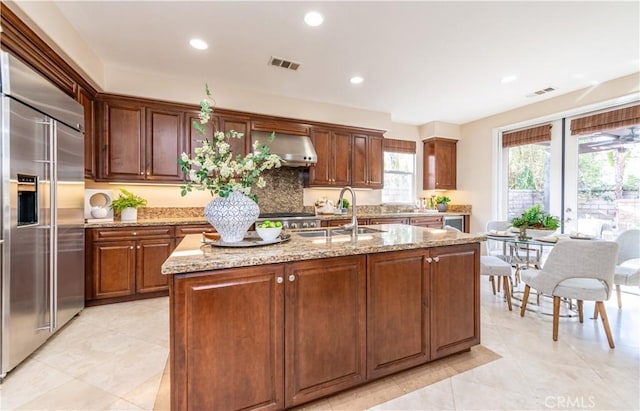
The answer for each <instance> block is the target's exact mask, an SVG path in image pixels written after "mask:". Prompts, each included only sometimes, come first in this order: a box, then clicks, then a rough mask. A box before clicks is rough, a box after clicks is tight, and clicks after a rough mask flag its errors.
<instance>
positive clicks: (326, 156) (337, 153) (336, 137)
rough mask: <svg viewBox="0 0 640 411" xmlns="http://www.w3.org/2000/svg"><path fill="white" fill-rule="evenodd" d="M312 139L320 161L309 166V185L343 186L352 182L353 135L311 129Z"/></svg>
mask: <svg viewBox="0 0 640 411" xmlns="http://www.w3.org/2000/svg"><path fill="white" fill-rule="evenodd" d="M311 141H312V142H313V146H314V147H315V149H316V153H317V154H318V163H317V164H316V165H315V166H314V167H310V168H309V181H308V182H307V185H308V186H311V187H312V186H322V187H332V186H335V187H343V186H345V185H349V184H350V183H351V141H352V140H351V135H350V134H348V133H343V132H338V131H332V130H325V129H317V128H314V129H312V130H311Z"/></svg>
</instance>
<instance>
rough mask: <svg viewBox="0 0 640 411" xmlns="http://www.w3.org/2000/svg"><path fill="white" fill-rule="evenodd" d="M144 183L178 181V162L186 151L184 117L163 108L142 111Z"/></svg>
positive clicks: (181, 113)
mask: <svg viewBox="0 0 640 411" xmlns="http://www.w3.org/2000/svg"><path fill="white" fill-rule="evenodd" d="M145 115H146V130H145V149H144V151H145V158H146V164H145V171H144V173H145V179H146V180H157V181H171V180H177V181H182V179H183V178H182V171H181V170H180V166H179V165H178V161H177V160H178V158H179V157H180V155H181V154H182V153H183V152H185V151H187V143H186V139H185V137H184V133H183V123H184V113H183V112H182V111H180V110H170V109H164V108H147V109H146V113H145Z"/></svg>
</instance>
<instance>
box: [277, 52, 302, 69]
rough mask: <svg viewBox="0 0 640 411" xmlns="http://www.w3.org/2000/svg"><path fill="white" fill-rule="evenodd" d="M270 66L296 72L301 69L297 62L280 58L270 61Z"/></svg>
mask: <svg viewBox="0 0 640 411" xmlns="http://www.w3.org/2000/svg"><path fill="white" fill-rule="evenodd" d="M269 65H270V66H276V67H282V68H285V69H289V70H293V71H296V70H298V68H299V67H300V63H296V62H295V61H289V60H285V59H283V58H280V57H273V56H271V58H270V59H269Z"/></svg>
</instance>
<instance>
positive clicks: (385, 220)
mask: <svg viewBox="0 0 640 411" xmlns="http://www.w3.org/2000/svg"><path fill="white" fill-rule="evenodd" d="M407 223H409V219H408V218H406V217H388V218H387V217H385V218H370V219H369V224H407Z"/></svg>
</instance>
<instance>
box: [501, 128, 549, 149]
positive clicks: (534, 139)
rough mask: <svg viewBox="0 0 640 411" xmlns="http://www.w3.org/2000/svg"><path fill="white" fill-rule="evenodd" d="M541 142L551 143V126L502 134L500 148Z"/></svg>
mask: <svg viewBox="0 0 640 411" xmlns="http://www.w3.org/2000/svg"><path fill="white" fill-rule="evenodd" d="M543 141H551V124H544V125H542V126H536V127H530V128H525V129H523V130H516V131H508V132H505V133H502V147H515V146H524V145H526V144H534V143H540V142H543Z"/></svg>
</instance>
